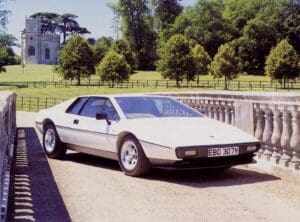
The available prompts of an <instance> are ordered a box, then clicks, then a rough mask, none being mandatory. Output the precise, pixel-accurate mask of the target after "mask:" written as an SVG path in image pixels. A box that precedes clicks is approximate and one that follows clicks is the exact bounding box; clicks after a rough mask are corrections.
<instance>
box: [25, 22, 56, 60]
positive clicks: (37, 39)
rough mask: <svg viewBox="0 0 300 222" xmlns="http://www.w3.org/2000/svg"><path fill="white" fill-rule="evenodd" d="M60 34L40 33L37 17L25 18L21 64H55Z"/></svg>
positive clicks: (39, 23)
mask: <svg viewBox="0 0 300 222" xmlns="http://www.w3.org/2000/svg"><path fill="white" fill-rule="evenodd" d="M59 48H60V36H59V35H57V34H55V33H42V32H41V22H40V21H39V19H32V18H29V19H26V24H25V31H24V33H23V34H22V64H56V63H57V58H58V51H59Z"/></svg>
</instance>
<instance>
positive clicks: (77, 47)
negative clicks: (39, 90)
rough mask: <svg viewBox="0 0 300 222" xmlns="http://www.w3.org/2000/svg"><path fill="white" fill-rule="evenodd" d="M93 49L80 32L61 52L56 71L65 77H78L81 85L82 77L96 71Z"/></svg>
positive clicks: (78, 82) (71, 78)
mask: <svg viewBox="0 0 300 222" xmlns="http://www.w3.org/2000/svg"><path fill="white" fill-rule="evenodd" d="M93 57H94V54H93V50H92V49H91V47H90V45H89V44H88V42H87V41H86V40H85V39H84V38H83V37H81V36H79V35H78V34H75V35H73V36H72V37H71V38H70V39H69V41H68V42H67V43H66V44H65V46H64V47H63V49H62V50H61V52H60V54H59V62H58V66H57V67H56V69H55V71H56V72H57V73H58V74H59V75H61V76H62V77H63V78H64V79H70V80H73V79H77V84H78V85H80V79H81V78H82V77H90V76H91V75H92V74H94V73H95V64H94V60H93V59H91V58H93Z"/></svg>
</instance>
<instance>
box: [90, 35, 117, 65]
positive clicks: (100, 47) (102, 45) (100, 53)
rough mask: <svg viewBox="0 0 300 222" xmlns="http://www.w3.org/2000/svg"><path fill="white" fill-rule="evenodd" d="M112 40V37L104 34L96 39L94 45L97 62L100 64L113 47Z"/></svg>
mask: <svg viewBox="0 0 300 222" xmlns="http://www.w3.org/2000/svg"><path fill="white" fill-rule="evenodd" d="M112 41H113V40H112V38H110V37H104V36H103V37H101V38H99V39H98V40H97V41H96V43H95V45H94V46H93V48H94V53H95V64H98V63H99V62H100V61H101V60H102V59H103V58H104V56H105V54H106V53H107V52H108V50H109V49H110V47H111V44H112Z"/></svg>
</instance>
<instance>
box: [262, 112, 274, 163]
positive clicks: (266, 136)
mask: <svg viewBox="0 0 300 222" xmlns="http://www.w3.org/2000/svg"><path fill="white" fill-rule="evenodd" d="M272 133H273V113H272V110H270V109H269V108H266V109H265V129H264V133H263V145H264V149H265V150H264V156H265V158H266V159H267V160H269V159H270V157H271V155H272V151H273V149H272V143H271V138H272Z"/></svg>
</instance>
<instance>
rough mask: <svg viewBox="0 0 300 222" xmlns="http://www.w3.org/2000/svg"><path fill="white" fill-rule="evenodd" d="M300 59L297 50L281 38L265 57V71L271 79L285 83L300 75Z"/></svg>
mask: <svg viewBox="0 0 300 222" xmlns="http://www.w3.org/2000/svg"><path fill="white" fill-rule="evenodd" d="M299 65H300V61H299V56H298V55H297V52H296V51H295V50H294V48H293V46H292V45H290V44H289V43H288V41H287V40H282V41H280V43H278V44H277V46H276V47H275V48H273V49H272V50H271V52H270V54H269V56H268V57H267V60H266V65H265V71H266V74H267V75H268V76H270V77H271V78H272V79H276V80H279V81H280V82H281V83H283V86H284V87H285V83H286V81H287V80H289V79H295V78H297V77H299V76H300V67H299Z"/></svg>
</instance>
